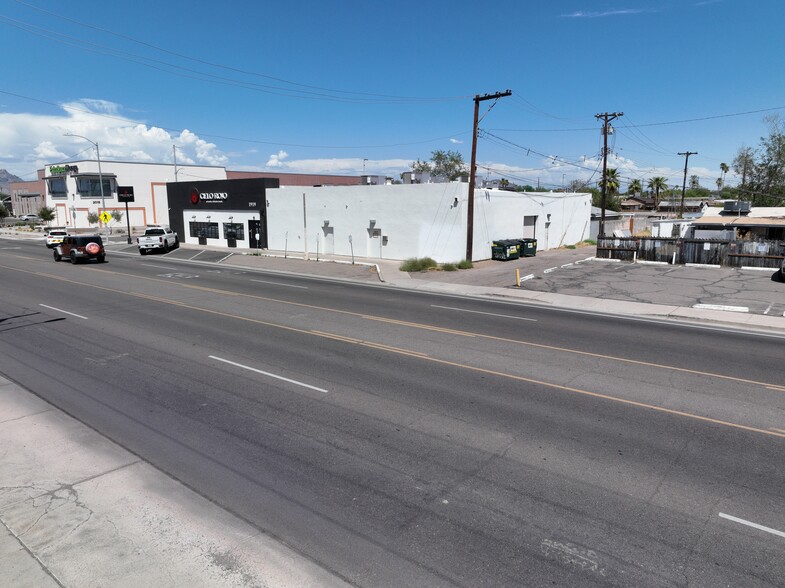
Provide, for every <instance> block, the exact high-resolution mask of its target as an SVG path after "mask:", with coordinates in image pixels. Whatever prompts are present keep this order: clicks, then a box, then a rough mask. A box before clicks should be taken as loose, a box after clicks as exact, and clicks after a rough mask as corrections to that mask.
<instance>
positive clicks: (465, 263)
mask: <svg viewBox="0 0 785 588" xmlns="http://www.w3.org/2000/svg"><path fill="white" fill-rule="evenodd" d="M473 267H474V265H472V262H471V261H469V260H468V259H462V260H461V261H459V262H458V269H472V268H473Z"/></svg>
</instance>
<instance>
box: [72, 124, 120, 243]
mask: <svg viewBox="0 0 785 588" xmlns="http://www.w3.org/2000/svg"><path fill="white" fill-rule="evenodd" d="M64 136H65V137H79V138H80V139H84V140H85V141H87V142H88V143H90V144H91V145H93V147H95V155H96V157H97V158H98V183H99V184H100V186H101V208H102V209H103V210H104V212H105V211H106V197H105V195H104V175H103V173H101V151H100V149H99V148H98V143H97V142H96V141H91V140H90V139H88V138H87V137H83V136H82V135H77V134H76V133H66V134H65V135H64ZM77 191H78V190H77ZM104 230H105V232H106V242H107V243H109V224H108V223H104Z"/></svg>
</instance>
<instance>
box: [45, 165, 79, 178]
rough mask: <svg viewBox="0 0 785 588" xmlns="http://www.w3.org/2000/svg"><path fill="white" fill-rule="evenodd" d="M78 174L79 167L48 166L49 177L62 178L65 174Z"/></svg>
mask: <svg viewBox="0 0 785 588" xmlns="http://www.w3.org/2000/svg"><path fill="white" fill-rule="evenodd" d="M69 172H70V173H74V174H78V173H79V166H76V165H50V166H49V175H51V176H62V175H65V174H67V173H69Z"/></svg>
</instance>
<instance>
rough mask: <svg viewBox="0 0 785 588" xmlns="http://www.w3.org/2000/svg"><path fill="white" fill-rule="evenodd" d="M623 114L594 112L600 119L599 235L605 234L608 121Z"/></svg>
mask: <svg viewBox="0 0 785 588" xmlns="http://www.w3.org/2000/svg"><path fill="white" fill-rule="evenodd" d="M620 116H624V113H623V112H603V113H602V114H595V115H594V118H596V119H600V118H601V119H602V120H603V123H602V198H601V199H600V208H601V211H600V232H599V236H600V237H604V236H605V194H606V193H607V191H608V188H607V185H608V123H609V122H611V121H612V120H613V119H615V118H618V117H620Z"/></svg>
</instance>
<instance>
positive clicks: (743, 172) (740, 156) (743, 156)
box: [733, 147, 755, 188]
mask: <svg viewBox="0 0 785 588" xmlns="http://www.w3.org/2000/svg"><path fill="white" fill-rule="evenodd" d="M754 167H755V151H754V150H753V149H752V148H751V147H742V148H740V149H739V150H738V152H737V153H736V157H734V158H733V171H734V172H736V174H738V175H740V176H741V187H742V188H744V187H745V186H746V185H747V179H748V178H749V177H750V176H751V175H752V170H753V168H754Z"/></svg>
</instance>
